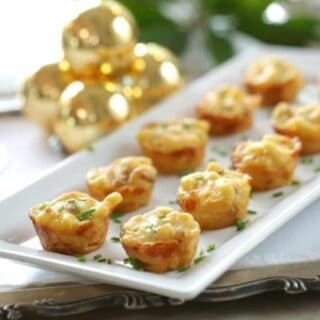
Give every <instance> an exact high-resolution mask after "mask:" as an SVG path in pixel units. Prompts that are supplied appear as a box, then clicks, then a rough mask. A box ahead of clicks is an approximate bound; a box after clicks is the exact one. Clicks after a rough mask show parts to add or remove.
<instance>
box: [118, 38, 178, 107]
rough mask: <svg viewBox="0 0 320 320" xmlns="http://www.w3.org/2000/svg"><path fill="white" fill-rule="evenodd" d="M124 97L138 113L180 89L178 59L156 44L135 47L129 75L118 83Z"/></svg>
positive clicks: (141, 44)
mask: <svg viewBox="0 0 320 320" xmlns="http://www.w3.org/2000/svg"><path fill="white" fill-rule="evenodd" d="M119 82H120V83H121V85H122V86H123V90H124V93H125V94H126V95H127V96H129V97H131V98H132V99H133V100H135V102H136V105H137V107H138V108H139V109H140V111H143V110H145V109H146V108H148V107H150V106H151V105H152V104H154V103H156V102H157V101H159V100H160V99H162V98H164V97H165V96H167V95H169V94H170V93H172V92H174V91H175V90H177V89H179V88H180V87H181V86H182V85H183V76H182V73H181V69H180V66H179V61H178V59H177V58H176V57H175V56H174V55H173V53H171V52H170V51H169V50H168V49H166V48H164V47H162V46H160V45H157V44H155V43H147V44H144V43H138V44H136V46H135V48H134V60H133V63H132V66H131V71H130V72H129V73H127V74H125V75H123V76H122V77H121V79H120V80H119Z"/></svg>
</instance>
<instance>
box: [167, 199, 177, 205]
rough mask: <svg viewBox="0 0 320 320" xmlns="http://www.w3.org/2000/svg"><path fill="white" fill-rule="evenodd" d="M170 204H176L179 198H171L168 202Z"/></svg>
mask: <svg viewBox="0 0 320 320" xmlns="http://www.w3.org/2000/svg"><path fill="white" fill-rule="evenodd" d="M168 203H169V204H170V205H174V204H177V200H169V202H168Z"/></svg>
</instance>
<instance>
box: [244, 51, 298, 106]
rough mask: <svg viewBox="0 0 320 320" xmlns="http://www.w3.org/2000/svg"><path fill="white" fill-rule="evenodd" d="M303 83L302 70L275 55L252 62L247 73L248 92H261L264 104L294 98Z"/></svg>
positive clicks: (272, 103) (268, 104) (269, 104)
mask: <svg viewBox="0 0 320 320" xmlns="http://www.w3.org/2000/svg"><path fill="white" fill-rule="evenodd" d="M302 84H303V79H302V76H301V74H300V71H299V70H298V69H297V68H296V67H295V66H293V65H292V64H290V63H289V62H287V61H285V60H283V59H280V58H278V57H275V56H273V55H266V56H263V57H262V58H260V59H258V60H257V61H255V62H254V63H252V64H251V65H250V66H249V68H248V69H247V71H246V74H245V85H246V88H247V90H248V92H250V93H253V94H259V95H260V96H261V98H262V104H264V105H267V106H271V105H274V104H276V103H278V102H281V101H291V100H293V99H294V98H295V97H296V95H297V93H298V91H299V90H300V88H301V87H302Z"/></svg>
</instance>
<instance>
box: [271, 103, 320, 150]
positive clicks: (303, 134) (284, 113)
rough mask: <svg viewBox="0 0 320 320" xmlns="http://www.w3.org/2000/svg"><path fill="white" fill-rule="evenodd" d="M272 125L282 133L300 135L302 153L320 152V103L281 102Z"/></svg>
mask: <svg viewBox="0 0 320 320" xmlns="http://www.w3.org/2000/svg"><path fill="white" fill-rule="evenodd" d="M272 126H273V128H274V130H275V131H276V132H278V133H280V134H283V135H286V136H290V137H298V138H299V139H300V141H301V143H302V150H301V153H302V154H313V153H318V152H320V104H309V105H302V106H300V105H293V106H291V105H288V104H286V103H280V104H279V105H278V106H276V108H275V109H274V111H273V113H272Z"/></svg>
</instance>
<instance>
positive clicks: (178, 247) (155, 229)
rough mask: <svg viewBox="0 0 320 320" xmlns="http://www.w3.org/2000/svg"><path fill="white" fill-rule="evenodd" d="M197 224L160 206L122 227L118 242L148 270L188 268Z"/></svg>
mask: <svg viewBox="0 0 320 320" xmlns="http://www.w3.org/2000/svg"><path fill="white" fill-rule="evenodd" d="M199 237H200V227H199V224H198V223H197V222H196V221H195V220H194V218H193V217H192V215H190V214H189V213H186V212H179V211H175V210H172V209H170V208H166V207H159V208H156V209H154V210H153V211H150V212H148V213H146V214H143V215H137V216H134V217H132V218H131V219H130V220H129V221H127V222H126V223H124V224H123V225H122V226H121V231H120V241H121V244H122V246H123V248H124V250H125V251H126V252H127V254H128V256H129V257H130V258H133V259H136V260H137V261H138V262H139V264H140V265H141V267H142V268H143V269H144V270H146V271H151V272H157V273H162V272H167V271H170V270H177V269H179V268H185V267H188V266H189V265H190V264H191V261H192V258H193V256H194V255H195V252H196V250H197V246H198V242H199Z"/></svg>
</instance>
